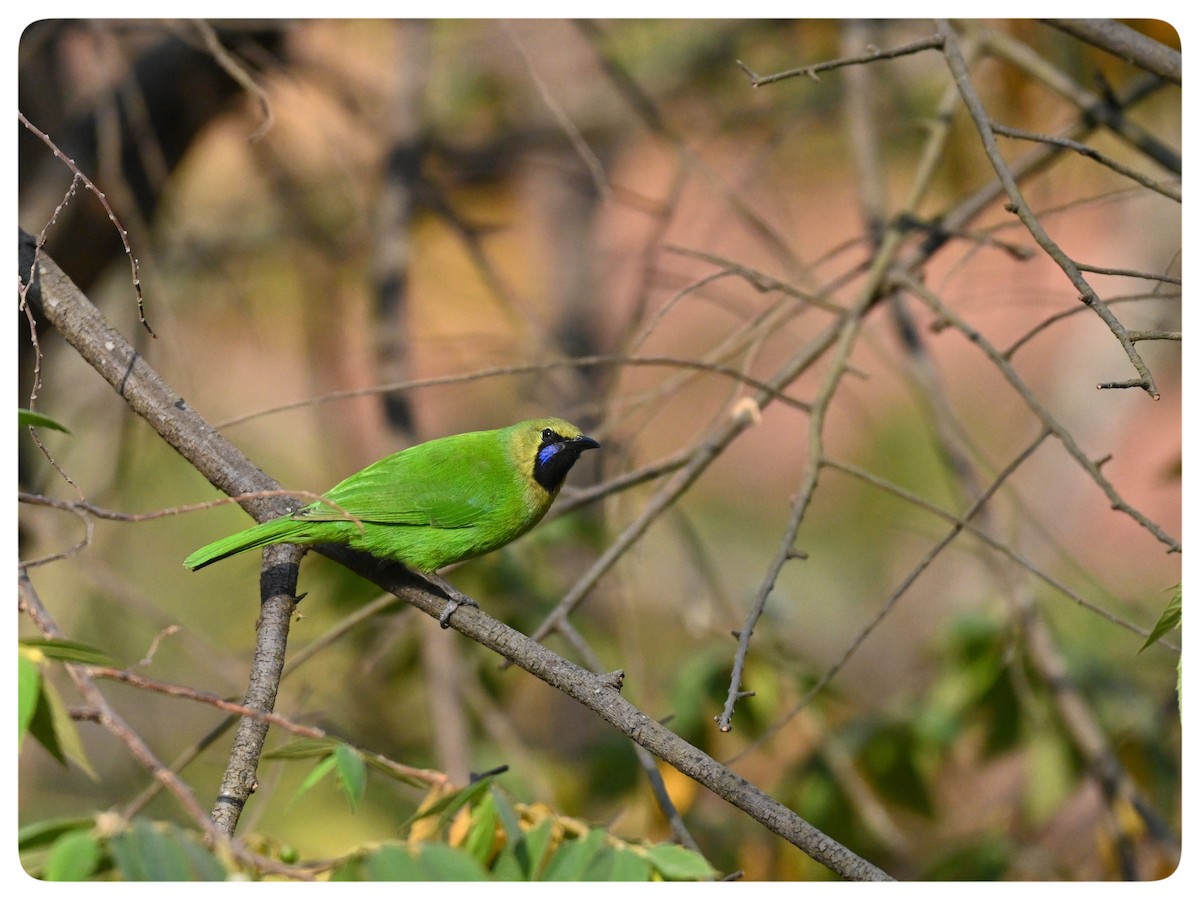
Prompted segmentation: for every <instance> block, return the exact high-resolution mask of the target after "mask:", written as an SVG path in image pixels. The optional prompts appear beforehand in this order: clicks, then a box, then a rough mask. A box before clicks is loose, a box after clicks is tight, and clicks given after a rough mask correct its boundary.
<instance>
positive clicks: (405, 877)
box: [362, 844, 424, 881]
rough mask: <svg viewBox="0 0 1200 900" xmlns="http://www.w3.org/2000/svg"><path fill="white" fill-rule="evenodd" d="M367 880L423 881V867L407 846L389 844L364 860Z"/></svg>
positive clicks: (363, 875)
mask: <svg viewBox="0 0 1200 900" xmlns="http://www.w3.org/2000/svg"><path fill="white" fill-rule="evenodd" d="M362 863H363V864H362V878H363V879H364V880H366V881H422V880H424V877H423V874H422V872H421V867H420V865H419V864H418V863H417V860H416V857H414V856H413V855H412V854H411V853H409V852H408V849H407V848H406V847H399V846H397V845H395V844H388V845H386V846H384V847H380V848H379V849H378V850H376V851H375V852H374V853H371V854H370V855H368V856H366V857H364V858H363V860H362Z"/></svg>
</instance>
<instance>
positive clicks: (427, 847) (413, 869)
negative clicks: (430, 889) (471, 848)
mask: <svg viewBox="0 0 1200 900" xmlns="http://www.w3.org/2000/svg"><path fill="white" fill-rule="evenodd" d="M362 875H363V877H364V878H365V879H366V880H368V881H441V882H445V881H486V880H487V873H486V872H485V871H484V870H483V867H482V866H480V865H479V863H478V862H476V861H475V860H474V859H472V858H471V857H470V856H469V855H467V854H466V853H464V852H462V851H461V850H457V849H455V848H454V847H449V846H447V845H445V844H422V845H421V846H420V849H419V850H418V851H417V852H416V854H414V853H413V852H412V851H411V850H410V849H409V848H407V847H402V846H400V845H398V844H386V845H384V846H382V847H380V848H378V849H377V850H375V851H373V852H372V853H370V854H368V855H367V856H365V857H363V871H362Z"/></svg>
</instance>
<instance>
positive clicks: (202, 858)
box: [109, 819, 226, 881]
mask: <svg viewBox="0 0 1200 900" xmlns="http://www.w3.org/2000/svg"><path fill="white" fill-rule="evenodd" d="M109 846H110V847H111V849H112V855H113V861H114V863H115V864H116V868H117V871H118V872H120V873H121V875H122V877H124V879H125V880H126V881H224V880H225V877H226V873H225V869H224V868H223V867H222V866H221V864H220V863H219V862H218V861H217V859H216V857H214V856H213V855H212V854H211V853H210V852H209V851H208V850H206V849H205V848H204V847H202V846H201V845H200V844H198V843H197V842H196V841H195V840H194V839H193V838H192V837H191V836H190V835H189V834H188V833H187V832H185V831H182V830H181V829H179V828H176V827H175V826H173V825H155V824H154V823H151V822H147V821H145V820H141V819H139V820H136V821H134V822H133V823H132V824H131V825H130V827H129V828H128V829H127V830H125V831H122V832H121V833H120V834H116V835H114V836H113V838H112V840H111V841H110V842H109Z"/></svg>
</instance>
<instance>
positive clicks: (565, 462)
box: [509, 418, 600, 495]
mask: <svg viewBox="0 0 1200 900" xmlns="http://www.w3.org/2000/svg"><path fill="white" fill-rule="evenodd" d="M509 432H510V433H509V441H510V450H511V452H512V458H513V459H514V460H516V461H517V463H518V465H520V466H521V467H522V468H524V470H525V471H526V472H528V473H529V474H530V476H531V477H532V478H533V480H534V481H535V482H537V483H538V484H539V485H541V486H542V488H543V489H545V491H546V492H547V493H549V494H551V495H553V494H556V493H558V489H559V488H560V487H562V483H563V479H565V478H566V477H567V473H568V472H570V471H571V466H573V465H575V460H577V459H579V454H581V453H583V451H584V450H595V449H596V448H598V447H599V446H600V444H599V442H598V441H595V440H593V439H592V438H590V437H588V436H587V435H585V434H584V433H583V432H582V431H580V430H579V429H578V428H576V427H575V426H574V425H572V424H571V423H570V422H567V421H564V420H563V419H554V418H547V419H529V420H528V421H526V422H519V423H517V424H516V425H513V426H512V427H511V428H510V429H509Z"/></svg>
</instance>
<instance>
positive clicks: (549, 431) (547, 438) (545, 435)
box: [542, 428, 562, 444]
mask: <svg viewBox="0 0 1200 900" xmlns="http://www.w3.org/2000/svg"><path fill="white" fill-rule="evenodd" d="M561 440H562V438H561V437H559V436H558V432H556V431H555V430H554V429H553V428H543V429H542V443H544V444H553V443H554V442H555V441H561Z"/></svg>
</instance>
